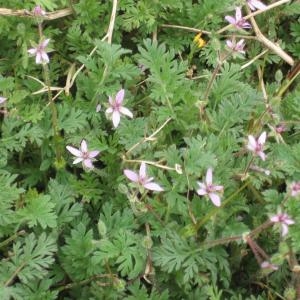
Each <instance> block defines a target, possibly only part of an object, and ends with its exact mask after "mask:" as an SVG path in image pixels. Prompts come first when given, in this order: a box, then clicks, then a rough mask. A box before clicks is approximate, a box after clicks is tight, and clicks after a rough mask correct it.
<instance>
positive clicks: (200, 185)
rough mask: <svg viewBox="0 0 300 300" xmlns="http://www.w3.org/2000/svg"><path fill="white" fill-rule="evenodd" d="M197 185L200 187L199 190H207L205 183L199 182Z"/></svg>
mask: <svg viewBox="0 0 300 300" xmlns="http://www.w3.org/2000/svg"><path fill="white" fill-rule="evenodd" d="M197 184H198V185H199V188H200V189H201V190H206V185H205V184H204V183H203V182H199V181H197Z"/></svg>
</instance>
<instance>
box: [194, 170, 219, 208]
mask: <svg viewBox="0 0 300 300" xmlns="http://www.w3.org/2000/svg"><path fill="white" fill-rule="evenodd" d="M197 184H198V185H199V189H198V190H197V194H198V195H200V196H204V195H208V197H209V198H210V200H211V201H212V203H213V204H214V205H215V206H220V205H221V199H220V196H219V195H218V194H217V193H216V192H222V191H223V186H222V185H214V184H213V183H212V169H211V168H208V170H207V172H206V178H205V183H203V182H199V181H197Z"/></svg>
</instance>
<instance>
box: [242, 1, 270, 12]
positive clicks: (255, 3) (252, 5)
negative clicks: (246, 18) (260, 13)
mask: <svg viewBox="0 0 300 300" xmlns="http://www.w3.org/2000/svg"><path fill="white" fill-rule="evenodd" d="M247 3H248V5H249V7H250V9H251V10H255V9H260V10H264V9H266V7H267V6H266V5H265V4H263V3H262V2H261V1H258V0H247Z"/></svg>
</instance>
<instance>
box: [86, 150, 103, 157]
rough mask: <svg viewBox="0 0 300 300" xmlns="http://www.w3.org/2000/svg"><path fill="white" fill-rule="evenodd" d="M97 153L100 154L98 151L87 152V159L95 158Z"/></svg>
mask: <svg viewBox="0 0 300 300" xmlns="http://www.w3.org/2000/svg"><path fill="white" fill-rule="evenodd" d="M99 153H100V151H98V150H93V151H90V152H89V158H93V157H96V156H97V155H98V154H99Z"/></svg>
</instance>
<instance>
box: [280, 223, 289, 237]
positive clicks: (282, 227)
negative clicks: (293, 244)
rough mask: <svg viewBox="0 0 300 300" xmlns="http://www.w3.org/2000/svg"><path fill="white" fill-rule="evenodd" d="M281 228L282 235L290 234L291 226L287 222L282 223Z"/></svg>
mask: <svg viewBox="0 0 300 300" xmlns="http://www.w3.org/2000/svg"><path fill="white" fill-rule="evenodd" d="M281 229H282V232H281V235H282V236H285V235H287V234H288V232H289V228H288V226H287V225H286V224H283V223H281Z"/></svg>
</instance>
